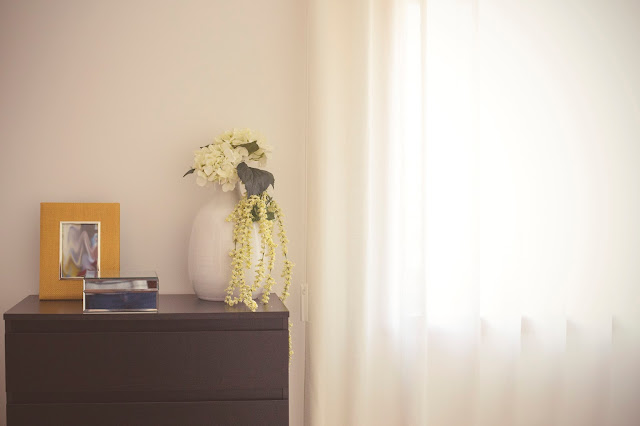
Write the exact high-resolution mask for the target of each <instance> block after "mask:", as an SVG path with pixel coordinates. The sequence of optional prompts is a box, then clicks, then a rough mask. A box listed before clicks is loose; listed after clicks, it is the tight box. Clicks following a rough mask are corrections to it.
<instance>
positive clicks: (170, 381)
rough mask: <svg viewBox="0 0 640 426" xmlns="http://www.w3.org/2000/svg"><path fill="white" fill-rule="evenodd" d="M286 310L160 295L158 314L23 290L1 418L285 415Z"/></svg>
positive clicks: (38, 421)
mask: <svg viewBox="0 0 640 426" xmlns="http://www.w3.org/2000/svg"><path fill="white" fill-rule="evenodd" d="M288 317H289V312H288V311H287V309H286V307H285V306H284V305H283V304H282V302H281V301H280V300H279V299H278V297H277V296H276V295H272V296H271V302H270V303H269V305H266V306H263V305H262V304H259V308H258V311H257V312H249V311H248V310H247V309H246V308H245V307H244V306H234V307H229V306H226V305H225V304H224V303H222V302H206V301H202V300H198V299H197V298H196V297H195V296H194V295H160V302H159V310H158V313H157V314H122V313H113V314H83V313H82V302H81V301H42V302H41V301H39V300H38V297H37V296H29V297H27V298H25V299H24V300H23V301H21V302H20V303H18V304H17V305H16V306H14V307H13V308H11V309H10V310H9V311H7V312H6V313H5V314H4V320H5V330H6V334H5V344H6V345H5V351H6V352H5V355H6V356H5V364H6V389H7V424H8V426H16V425H65V426H73V425H92V426H98V425H100V426H102V425H136V426H145V425H153V426H159V425H172V426H175V425H184V426H188V425H286V424H288V418H289V394H288V382H289V369H288V367H289V366H288V364H289V360H288V359H289V340H288V330H287V328H288V327H287V324H288Z"/></svg>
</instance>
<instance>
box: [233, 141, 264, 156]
mask: <svg viewBox="0 0 640 426" xmlns="http://www.w3.org/2000/svg"><path fill="white" fill-rule="evenodd" d="M238 146H241V147H243V148H246V149H247V151H249V155H251V154H253V153H254V152H256V151H257V150H258V149H260V147H259V146H258V141H253V142H249V143H245V144H243V145H238Z"/></svg>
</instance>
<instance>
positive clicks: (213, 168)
mask: <svg viewBox="0 0 640 426" xmlns="http://www.w3.org/2000/svg"><path fill="white" fill-rule="evenodd" d="M254 142H255V143H256V144H257V146H258V149H256V150H255V151H253V152H251V154H249V149H255V145H249V144H253V143H254ZM272 151H273V148H272V147H271V145H269V144H268V143H266V142H265V140H264V138H263V137H262V135H260V134H259V133H257V132H254V131H252V130H250V129H233V130H228V131H226V132H224V133H222V134H221V135H219V136H217V137H216V138H215V139H214V141H213V143H212V144H210V145H207V146H204V147H202V148H200V149H199V150H197V151H194V159H193V169H195V171H196V172H197V174H196V183H197V184H198V185H200V186H205V185H206V184H207V183H208V182H217V183H219V184H220V185H222V190H223V191H225V192H226V191H232V190H233V189H235V186H236V183H237V182H238V181H239V178H238V171H237V169H236V168H237V167H238V164H240V163H242V162H247V163H248V162H254V163H257V164H259V165H260V166H261V167H264V166H265V165H266V163H267V160H268V159H269V158H270V157H271V152H272Z"/></svg>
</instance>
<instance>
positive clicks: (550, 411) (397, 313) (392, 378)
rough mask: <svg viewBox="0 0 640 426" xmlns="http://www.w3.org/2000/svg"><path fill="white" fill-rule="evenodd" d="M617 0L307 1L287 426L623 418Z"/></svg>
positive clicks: (633, 97)
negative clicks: (303, 274) (302, 290)
mask: <svg viewBox="0 0 640 426" xmlns="http://www.w3.org/2000/svg"><path fill="white" fill-rule="evenodd" d="M637 16H640V9H639V8H638V6H637V5H636V4H635V3H634V2H625V1H617V0H616V1H606V2H605V1H566V2H558V1H553V2H552V1H549V0H538V1H521V2H513V1H507V0H502V1H501V0H474V1H471V0H456V1H453V0H429V1H424V0H422V1H420V0H395V1H392V0H386V1H383V0H378V1H374V0H309V38H308V40H309V61H308V66H309V124H308V127H309V140H308V149H307V166H308V232H309V235H308V237H309V238H308V247H307V250H308V261H307V268H308V277H307V278H308V283H309V309H310V311H309V312H310V318H309V333H308V348H307V357H308V358H307V381H306V419H307V423H308V424H311V425H405V424H406V425H443V426H445V425H446V426H449V425H451V426H466V425H487V426H488V425H492V426H496V425H556V424H557V425H576V426H578V425H580V426H582V425H637V424H640V423H639V422H640V420H638V419H640V309H638V305H639V304H640V219H639V218H640V169H639V168H638V166H637V165H638V160H640V143H639V142H638V140H640V138H639V136H640V108H639V107H638V105H639V101H638V99H639V96H640V77H638V76H639V75H640V51H639V50H638V49H637V48H636V44H637V43H636V42H637V40H639V39H640V31H639V30H638V28H637V25H636V23H635V19H634V17H637Z"/></svg>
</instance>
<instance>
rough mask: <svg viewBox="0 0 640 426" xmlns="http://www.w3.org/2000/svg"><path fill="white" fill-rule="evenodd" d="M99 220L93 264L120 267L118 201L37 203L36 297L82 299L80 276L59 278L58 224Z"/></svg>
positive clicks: (59, 231) (102, 267)
mask: <svg viewBox="0 0 640 426" xmlns="http://www.w3.org/2000/svg"><path fill="white" fill-rule="evenodd" d="M69 223H78V224H86V223H97V224H99V226H98V228H99V238H98V239H97V241H98V247H97V252H98V254H97V255H98V256H99V258H98V259H97V265H99V268H100V269H101V270H110V271H118V270H120V204H119V203H40V300H64V299H82V279H81V278H80V279H69V278H61V275H62V274H61V263H62V257H63V255H62V250H63V244H62V239H61V233H62V228H63V227H62V225H61V224H69Z"/></svg>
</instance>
